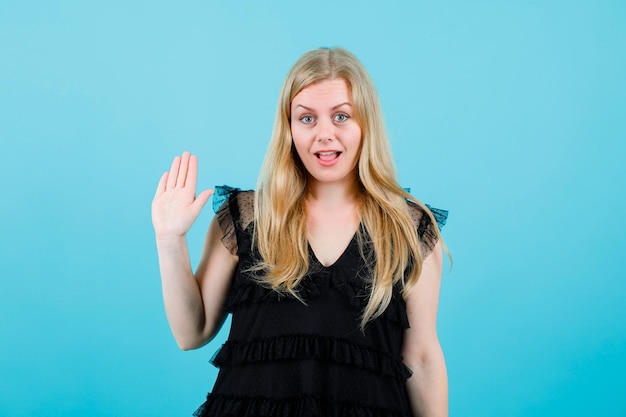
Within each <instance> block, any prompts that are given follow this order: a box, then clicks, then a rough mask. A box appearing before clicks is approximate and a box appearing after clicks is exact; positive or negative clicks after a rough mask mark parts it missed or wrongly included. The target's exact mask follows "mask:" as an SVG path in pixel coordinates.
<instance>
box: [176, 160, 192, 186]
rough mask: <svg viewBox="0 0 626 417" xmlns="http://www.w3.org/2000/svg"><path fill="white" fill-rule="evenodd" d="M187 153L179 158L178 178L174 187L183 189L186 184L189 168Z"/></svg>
mask: <svg viewBox="0 0 626 417" xmlns="http://www.w3.org/2000/svg"><path fill="white" fill-rule="evenodd" d="M189 156H190V155H189V152H187V151H185V152H183V155H182V156H181V158H180V168H179V169H178V178H176V186H177V187H184V186H185V183H186V182H187V170H188V168H189Z"/></svg>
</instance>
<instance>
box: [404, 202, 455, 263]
mask: <svg viewBox="0 0 626 417" xmlns="http://www.w3.org/2000/svg"><path fill="white" fill-rule="evenodd" d="M408 204H409V214H410V215H411V218H412V219H413V223H414V224H415V226H416V227H417V236H418V237H419V240H420V244H421V250H422V259H426V257H427V256H428V255H430V253H431V252H432V251H433V249H434V247H435V245H436V244H437V241H438V240H439V237H438V235H437V231H436V230H435V226H434V225H433V222H432V220H431V218H430V216H429V215H428V213H426V211H425V210H424V209H422V208H421V207H420V206H418V205H417V204H415V203H414V202H412V201H409V202H408ZM426 207H427V208H428V210H430V212H431V213H432V215H433V217H434V218H435V222H436V224H437V229H439V231H441V228H442V227H443V226H445V224H446V221H447V220H448V210H442V209H438V208H435V207H432V206H430V205H428V204H426Z"/></svg>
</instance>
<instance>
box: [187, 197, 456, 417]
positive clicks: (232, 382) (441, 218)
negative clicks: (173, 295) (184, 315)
mask: <svg viewBox="0 0 626 417" xmlns="http://www.w3.org/2000/svg"><path fill="white" fill-rule="evenodd" d="M222 202H223V204H221V203H222ZM253 203H254V193H253V192H252V191H239V190H237V189H233V188H229V187H217V188H216V196H214V207H216V206H220V207H219V209H218V210H217V214H216V215H217V218H218V221H219V224H220V226H221V228H222V231H223V238H222V242H223V243H224V245H225V246H226V247H227V248H228V249H229V250H230V251H231V252H232V253H234V254H237V255H238V256H239V264H238V266H237V270H236V272H235V275H234V277H233V282H232V285H231V288H230V291H229V294H228V296H227V300H226V305H225V308H226V310H227V311H228V312H230V313H231V314H232V325H231V330H230V335H229V337H228V340H227V341H226V343H224V345H223V346H222V347H221V349H220V350H219V351H218V352H217V353H216V354H215V356H214V357H213V359H212V363H213V364H214V365H215V366H217V367H218V368H219V369H220V370H219V374H218V376H217V380H216V382H215V386H214V388H213V391H212V392H210V393H209V394H208V396H207V400H206V402H205V403H204V404H203V405H202V406H200V408H199V409H198V410H197V411H196V412H195V414H194V415H196V416H198V417H208V416H219V417H239V416H247V417H270V416H271V417H292V416H298V417H333V416H341V417H383V416H384V417H393V416H397V417H409V416H411V415H412V414H411V411H410V406H409V402H408V398H407V393H406V388H405V383H406V380H407V379H408V378H409V376H410V375H411V372H410V370H409V369H408V368H407V367H406V366H405V365H404V364H403V362H402V356H401V347H402V338H403V333H404V330H405V329H406V328H408V327H409V323H408V318H407V315H406V305H405V302H404V300H403V298H402V296H401V295H400V288H399V287H397V288H394V293H393V299H392V300H391V303H390V305H389V307H388V308H387V310H386V311H385V312H384V314H383V315H382V316H380V317H379V318H377V319H375V320H373V321H370V322H369V323H368V324H367V326H366V328H365V331H364V332H363V331H361V330H360V328H359V323H360V316H361V314H362V311H363V309H364V307H365V305H366V304H367V298H366V296H365V294H366V286H365V279H364V277H365V276H367V275H366V274H368V273H369V272H368V271H369V270H368V268H367V266H366V264H365V262H364V260H363V259H362V257H361V255H360V252H359V248H358V244H357V238H356V236H355V237H354V238H353V239H352V241H351V242H350V244H349V245H348V247H347V248H346V250H345V251H344V253H343V254H342V255H341V256H340V257H339V259H338V260H337V261H336V262H335V263H334V264H333V265H331V266H329V267H325V266H323V265H322V264H321V263H320V262H319V261H318V260H317V259H316V258H315V255H314V253H313V251H312V250H310V248H309V254H310V257H311V259H310V264H311V271H310V273H309V275H307V277H306V278H305V279H304V280H303V283H302V288H301V290H300V296H301V297H302V298H303V299H304V300H305V302H306V304H303V303H302V302H300V301H298V300H296V299H294V298H291V297H288V296H280V295H279V294H278V293H276V292H274V291H272V290H269V289H266V288H264V287H262V286H260V285H258V284H257V283H255V282H254V280H253V279H252V277H251V276H250V273H249V272H245V271H246V270H247V269H248V268H250V267H251V266H252V265H253V264H254V260H255V259H258V256H259V254H258V252H257V251H256V249H253V248H252V232H253V227H254V223H253ZM409 207H410V211H411V213H412V216H413V218H414V220H415V224H416V227H417V228H418V234H419V236H420V239H421V244H422V253H423V254H424V256H426V255H427V254H429V253H430V252H431V251H432V249H433V247H434V246H435V244H436V241H437V235H436V233H435V231H434V227H437V226H434V225H433V224H432V222H431V221H430V217H429V216H427V215H425V214H424V212H423V211H422V209H421V208H419V206H417V205H414V204H411V203H409ZM431 211H432V212H433V214H435V218H436V219H437V222H438V223H439V226H441V225H443V224H445V220H446V216H447V212H446V211H444V210H437V209H433V208H431Z"/></svg>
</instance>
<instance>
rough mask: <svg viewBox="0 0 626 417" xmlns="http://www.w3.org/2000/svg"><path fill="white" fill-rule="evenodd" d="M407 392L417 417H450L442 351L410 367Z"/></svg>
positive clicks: (433, 353) (437, 350) (435, 352)
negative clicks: (410, 372) (411, 373)
mask: <svg viewBox="0 0 626 417" xmlns="http://www.w3.org/2000/svg"><path fill="white" fill-rule="evenodd" d="M410 367H411V368H412V371H413V375H411V377H410V378H409V380H408V381H407V392H408V395H409V399H410V402H411V409H412V410H413V415H414V416H415V417H447V416H448V373H447V370H446V362H445V359H444V356H443V352H442V351H441V349H440V348H439V349H436V351H434V352H432V353H430V354H429V355H428V356H427V357H425V358H424V359H423V360H421V361H416V362H415V363H412V364H411V365H410Z"/></svg>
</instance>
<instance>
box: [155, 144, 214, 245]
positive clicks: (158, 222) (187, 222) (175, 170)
mask: <svg viewBox="0 0 626 417" xmlns="http://www.w3.org/2000/svg"><path fill="white" fill-rule="evenodd" d="M197 178H198V158H197V157H196V156H195V155H190V154H189V152H184V153H183V154H182V156H177V157H176V158H174V161H173V162H172V166H171V168H170V170H169V172H165V173H164V174H163V176H162V177H161V180H160V181H159V185H158V187H157V190H156V194H155V195H154V199H153V200H152V224H153V226H154V231H155V233H156V237H157V239H160V238H169V237H181V236H184V235H185V234H186V233H187V232H188V231H189V229H190V228H191V225H192V224H193V222H194V221H195V220H196V218H198V215H199V214H200V210H202V207H204V205H205V204H206V202H207V201H208V200H209V197H210V196H211V195H212V194H213V190H205V191H202V192H201V193H200V194H199V195H198V196H197V197H196V181H197Z"/></svg>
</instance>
